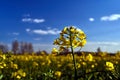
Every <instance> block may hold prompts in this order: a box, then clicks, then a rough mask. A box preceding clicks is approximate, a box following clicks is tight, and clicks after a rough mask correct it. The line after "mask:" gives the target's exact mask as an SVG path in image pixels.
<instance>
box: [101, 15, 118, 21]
mask: <svg viewBox="0 0 120 80" xmlns="http://www.w3.org/2000/svg"><path fill="white" fill-rule="evenodd" d="M118 19H120V14H112V15H110V16H103V17H101V21H115V20H118Z"/></svg>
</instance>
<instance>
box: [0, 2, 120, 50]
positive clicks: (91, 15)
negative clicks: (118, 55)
mask: <svg viewBox="0 0 120 80" xmlns="http://www.w3.org/2000/svg"><path fill="white" fill-rule="evenodd" d="M119 3H120V0H1V1H0V28H1V29H0V43H5V44H8V45H9V46H10V44H11V42H12V41H14V40H18V41H25V42H31V43H33V45H34V47H35V50H38V49H40V50H43V49H44V50H47V51H50V50H51V49H52V47H53V46H52V43H53V40H54V39H55V38H57V37H59V32H60V31H61V30H62V29H63V28H64V27H65V26H71V25H73V26H77V27H78V28H80V29H82V30H83V31H84V32H85V33H86V35H87V44H86V46H85V47H84V48H83V49H82V50H84V51H96V49H97V48H98V47H101V49H102V50H103V51H108V52H115V51H118V50H120V37H119V36H120V31H119V30H120V5H119Z"/></svg>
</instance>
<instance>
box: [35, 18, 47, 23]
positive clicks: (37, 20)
mask: <svg viewBox="0 0 120 80" xmlns="http://www.w3.org/2000/svg"><path fill="white" fill-rule="evenodd" d="M33 22H34V23H42V22H45V20H44V19H33Z"/></svg>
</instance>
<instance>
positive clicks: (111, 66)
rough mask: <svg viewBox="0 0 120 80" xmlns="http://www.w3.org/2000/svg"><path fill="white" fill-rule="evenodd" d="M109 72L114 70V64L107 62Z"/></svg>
mask: <svg viewBox="0 0 120 80" xmlns="http://www.w3.org/2000/svg"><path fill="white" fill-rule="evenodd" d="M106 67H107V70H114V65H113V63H112V62H106Z"/></svg>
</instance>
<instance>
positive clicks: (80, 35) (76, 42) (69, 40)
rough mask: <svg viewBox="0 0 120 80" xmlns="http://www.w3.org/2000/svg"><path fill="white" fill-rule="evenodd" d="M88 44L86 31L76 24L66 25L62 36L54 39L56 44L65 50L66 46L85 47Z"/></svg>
mask: <svg viewBox="0 0 120 80" xmlns="http://www.w3.org/2000/svg"><path fill="white" fill-rule="evenodd" d="M85 44H86V35H85V33H84V32H83V31H82V30H80V29H77V28H75V27H74V26H71V27H65V28H64V29H63V30H62V31H61V33H60V37H59V38H57V39H56V40H55V41H54V45H59V46H60V50H59V51H61V50H64V48H65V47H67V48H70V47H71V46H72V47H73V48H77V47H83V46H84V45H85Z"/></svg>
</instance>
